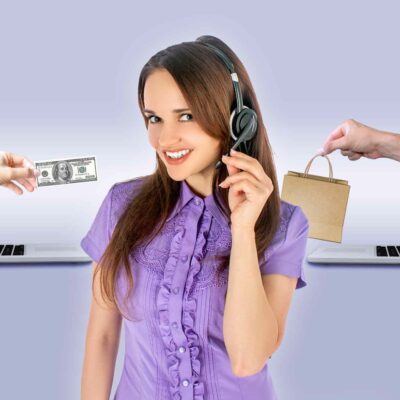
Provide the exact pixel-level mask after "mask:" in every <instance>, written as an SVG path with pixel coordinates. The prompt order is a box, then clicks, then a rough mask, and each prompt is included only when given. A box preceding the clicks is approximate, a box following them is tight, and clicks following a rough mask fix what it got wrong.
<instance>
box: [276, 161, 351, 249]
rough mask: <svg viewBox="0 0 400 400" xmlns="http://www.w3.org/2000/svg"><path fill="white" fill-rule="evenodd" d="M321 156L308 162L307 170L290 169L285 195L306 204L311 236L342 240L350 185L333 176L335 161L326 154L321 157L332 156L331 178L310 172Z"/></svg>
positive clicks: (285, 185) (285, 183)
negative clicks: (314, 161)
mask: <svg viewBox="0 0 400 400" xmlns="http://www.w3.org/2000/svg"><path fill="white" fill-rule="evenodd" d="M318 156H320V154H317V155H315V156H314V157H313V158H312V159H311V160H310V161H309V162H308V164H307V167H306V169H305V172H304V173H302V172H294V171H288V173H287V174H286V175H285V176H284V179H283V185H282V194H281V199H282V200H285V201H287V202H289V203H292V204H295V205H298V206H300V207H301V208H302V210H303V212H304V214H305V215H306V216H307V218H308V222H309V226H310V227H309V233H308V237H309V238H313V239H320V240H328V241H331V242H339V243H340V242H341V241H342V229H343V223H344V217H345V214H346V207H347V200H348V197H349V192H350V186H349V185H348V184H347V181H345V180H342V179H334V178H333V172H332V164H331V162H330V160H329V158H328V157H327V156H326V155H324V156H322V155H321V157H325V158H326V159H327V160H328V163H329V178H327V177H325V176H318V175H309V173H308V172H309V169H310V166H311V163H312V162H313V160H314V159H315V157H318Z"/></svg>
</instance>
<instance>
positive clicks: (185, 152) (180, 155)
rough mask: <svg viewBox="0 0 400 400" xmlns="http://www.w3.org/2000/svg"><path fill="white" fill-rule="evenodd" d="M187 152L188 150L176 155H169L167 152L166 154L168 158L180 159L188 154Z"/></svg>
mask: <svg viewBox="0 0 400 400" xmlns="http://www.w3.org/2000/svg"><path fill="white" fill-rule="evenodd" d="M189 151H190V150H189V149H186V150H182V151H178V152H177V153H170V152H168V151H167V152H166V154H167V156H168V157H169V158H181V157H183V156H184V155H185V154H187V153H189Z"/></svg>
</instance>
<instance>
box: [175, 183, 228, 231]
mask: <svg viewBox="0 0 400 400" xmlns="http://www.w3.org/2000/svg"><path fill="white" fill-rule="evenodd" d="M215 195H216V196H217V197H218V200H219V202H220V203H221V206H222V207H223V200H222V196H221V194H220V193H219V192H218V191H216V192H215ZM192 199H193V202H194V201H199V200H200V201H202V202H203V203H204V204H205V207H206V209H207V210H209V211H210V213H211V214H212V215H213V217H215V218H216V219H217V220H218V222H220V224H221V225H222V226H224V225H229V224H230V219H229V218H228V217H227V216H226V215H225V214H224V213H223V212H222V211H221V210H220V209H219V207H218V205H217V203H216V202H215V200H214V198H213V194H212V193H211V194H209V195H208V196H206V197H204V198H202V197H200V196H198V195H196V194H195V193H193V191H192V189H191V188H190V186H189V185H188V184H187V182H186V181H185V180H183V181H181V184H180V195H179V198H178V201H177V202H176V205H175V207H174V209H173V210H172V212H171V214H170V215H169V217H168V218H167V221H169V220H170V219H172V218H173V217H175V215H176V214H178V213H179V212H180V211H181V210H182V208H183V207H185V205H186V204H187V203H189V202H190V201H191V200H192Z"/></svg>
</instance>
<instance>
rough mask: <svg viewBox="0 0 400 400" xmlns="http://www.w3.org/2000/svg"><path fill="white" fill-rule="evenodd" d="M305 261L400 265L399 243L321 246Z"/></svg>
mask: <svg viewBox="0 0 400 400" xmlns="http://www.w3.org/2000/svg"><path fill="white" fill-rule="evenodd" d="M307 261H308V262H309V263H323V264H400V243H399V244H398V245H384V244H380V245H343V244H338V245H337V246H329V247H328V246H321V247H319V248H317V249H316V250H314V251H312V252H311V253H310V254H309V255H308V256H307Z"/></svg>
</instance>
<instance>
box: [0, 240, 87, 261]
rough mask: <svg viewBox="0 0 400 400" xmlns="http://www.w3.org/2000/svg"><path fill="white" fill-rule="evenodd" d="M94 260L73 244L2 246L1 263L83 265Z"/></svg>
mask: <svg viewBox="0 0 400 400" xmlns="http://www.w3.org/2000/svg"><path fill="white" fill-rule="evenodd" d="M91 261H92V259H91V258H90V257H89V256H88V255H87V254H86V253H85V252H84V251H83V250H82V249H81V247H80V245H79V244H73V243H24V244H0V263H21V264H22V263H82V262H85V263H86V262H91Z"/></svg>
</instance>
